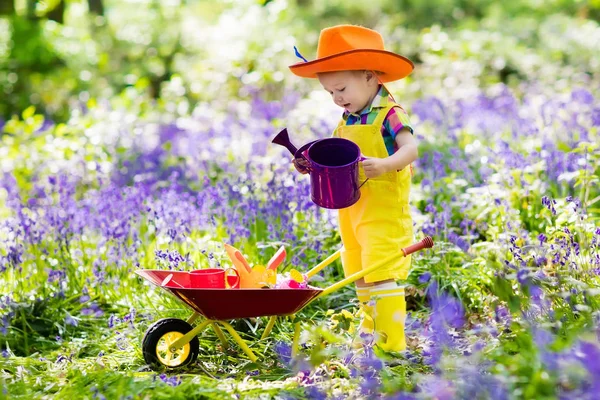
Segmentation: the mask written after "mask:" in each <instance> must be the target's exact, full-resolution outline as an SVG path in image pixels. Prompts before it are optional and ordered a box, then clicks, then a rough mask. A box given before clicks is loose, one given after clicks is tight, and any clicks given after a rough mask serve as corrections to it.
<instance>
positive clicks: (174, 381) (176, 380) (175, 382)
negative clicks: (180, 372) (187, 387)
mask: <svg viewBox="0 0 600 400" xmlns="http://www.w3.org/2000/svg"><path fill="white" fill-rule="evenodd" d="M158 377H159V378H160V380H161V381H163V382H164V383H166V384H167V385H169V386H179V385H181V378H180V377H178V376H171V377H169V376H167V374H160V375H159V376H158Z"/></svg>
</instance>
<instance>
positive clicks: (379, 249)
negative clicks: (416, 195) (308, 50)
mask: <svg viewBox="0 0 600 400" xmlns="http://www.w3.org/2000/svg"><path fill="white" fill-rule="evenodd" d="M297 55H298V56H300V54H299V53H297ZM300 57H302V56H300ZM302 59H304V58H303V57H302ZM304 60H305V59H304ZM290 70H291V71H292V72H293V73H294V74H295V75H298V76H300V77H303V78H318V79H319V82H320V83H321V85H322V86H323V88H324V89H325V90H327V91H328V92H329V93H330V94H331V96H332V99H333V101H334V103H335V104H337V105H338V106H340V107H342V108H344V113H343V116H342V119H341V121H340V122H339V124H338V126H337V128H336V129H335V131H334V132H333V136H335V137H341V138H345V139H349V140H351V141H353V142H354V143H356V144H357V145H358V146H359V147H360V149H361V153H362V154H363V155H364V156H365V157H367V159H366V160H365V161H363V162H362V168H360V182H363V181H364V180H365V179H366V178H369V180H368V181H367V182H366V183H365V184H364V185H363V186H362V187H361V197H360V199H359V200H358V202H357V203H355V204H354V205H352V206H350V207H347V208H344V209H341V210H339V214H338V217H339V228H340V236H341V238H342V243H343V249H342V264H343V267H344V273H345V274H346V276H348V275H350V274H353V273H355V272H358V271H360V270H361V269H363V268H367V267H370V266H372V265H375V264H380V265H381V267H380V268H379V269H378V270H377V271H376V272H374V273H372V274H369V275H367V276H366V277H365V278H363V279H361V280H359V281H357V282H356V286H357V289H356V294H357V297H358V299H359V301H360V302H361V308H362V310H363V311H364V313H365V314H366V316H365V318H364V319H363V321H362V323H361V331H362V332H367V333H372V332H373V331H374V332H376V333H377V335H376V336H377V340H378V345H379V346H380V347H381V348H382V349H383V350H386V351H402V350H404V349H405V348H406V342H405V338H404V320H405V316H406V303H405V300H404V287H402V286H398V285H397V284H396V280H397V279H406V277H407V276H408V271H409V268H410V256H409V257H406V258H403V257H402V251H401V249H402V248H404V247H406V246H408V245H410V244H411V243H412V241H413V229H412V219H411V217H410V212H409V205H408V200H409V191H410V179H411V171H410V164H411V163H412V162H413V161H415V160H416V158H417V156H418V154H417V144H416V141H415V139H414V138H413V135H412V128H411V127H410V122H409V119H408V116H407V114H406V112H405V111H404V110H403V109H402V108H401V107H400V106H399V105H398V104H395V102H394V99H393V97H391V95H390V94H389V92H388V91H387V89H386V87H385V86H384V85H383V83H384V82H391V81H395V80H398V79H402V78H404V77H405V76H407V75H408V74H410V72H411V71H412V70H413V64H412V62H410V61H409V60H408V59H406V58H404V57H402V56H400V55H397V54H395V53H392V52H389V51H386V50H384V46H383V38H382V37H381V35H380V34H379V33H377V32H376V31H373V30H371V29H367V28H363V27H360V26H354V25H339V26H334V27H331V28H326V29H324V30H323V31H321V34H320V36H319V44H318V49H317V59H316V60H313V61H306V60H305V62H300V63H297V64H294V65H292V66H290ZM294 165H295V166H296V169H298V170H299V171H300V172H302V173H306V170H305V168H304V166H305V165H303V164H302V163H301V162H300V161H296V160H294Z"/></svg>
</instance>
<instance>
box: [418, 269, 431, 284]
mask: <svg viewBox="0 0 600 400" xmlns="http://www.w3.org/2000/svg"><path fill="white" fill-rule="evenodd" d="M430 279H431V272H429V271H427V272H424V273H422V274H421V275H419V283H427V282H429V280H430Z"/></svg>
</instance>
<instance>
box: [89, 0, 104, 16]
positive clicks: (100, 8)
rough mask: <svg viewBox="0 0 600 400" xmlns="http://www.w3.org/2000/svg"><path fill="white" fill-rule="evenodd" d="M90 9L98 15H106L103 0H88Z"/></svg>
mask: <svg viewBox="0 0 600 400" xmlns="http://www.w3.org/2000/svg"><path fill="white" fill-rule="evenodd" d="M88 9H89V11H90V12H91V13H94V14H96V15H101V16H103V15H104V3H102V0H88Z"/></svg>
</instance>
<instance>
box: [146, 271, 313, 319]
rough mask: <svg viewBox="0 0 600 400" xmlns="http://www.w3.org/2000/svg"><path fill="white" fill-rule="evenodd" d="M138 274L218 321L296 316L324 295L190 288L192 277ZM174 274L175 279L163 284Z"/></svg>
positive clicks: (310, 289)
mask: <svg viewBox="0 0 600 400" xmlns="http://www.w3.org/2000/svg"><path fill="white" fill-rule="evenodd" d="M135 272H136V274H138V275H139V276H141V277H143V278H144V279H146V280H148V281H150V282H151V283H153V284H154V285H156V286H158V287H161V288H163V289H165V290H167V291H168V292H169V293H171V294H172V295H174V296H175V297H176V298H177V299H179V300H180V301H182V302H183V303H184V304H186V305H187V306H188V307H190V308H192V309H193V310H194V311H196V312H197V313H199V314H202V315H203V316H204V317H206V318H208V319H214V320H230V319H236V318H252V317H267V316H275V315H291V314H295V313H296V312H298V311H300V310H301V309H302V307H304V306H305V305H306V304H308V303H309V302H310V301H311V300H312V299H314V298H315V297H316V296H317V295H318V294H319V293H321V292H322V289H319V288H314V287H311V286H309V287H308V288H306V289H271V288H265V289H200V288H191V287H190V281H189V274H188V273H187V272H184V271H168V270H137V271H135ZM171 274H172V275H173V276H172V277H171V278H170V279H168V282H167V283H166V284H163V282H165V280H167V278H168V277H169V275H171Z"/></svg>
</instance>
